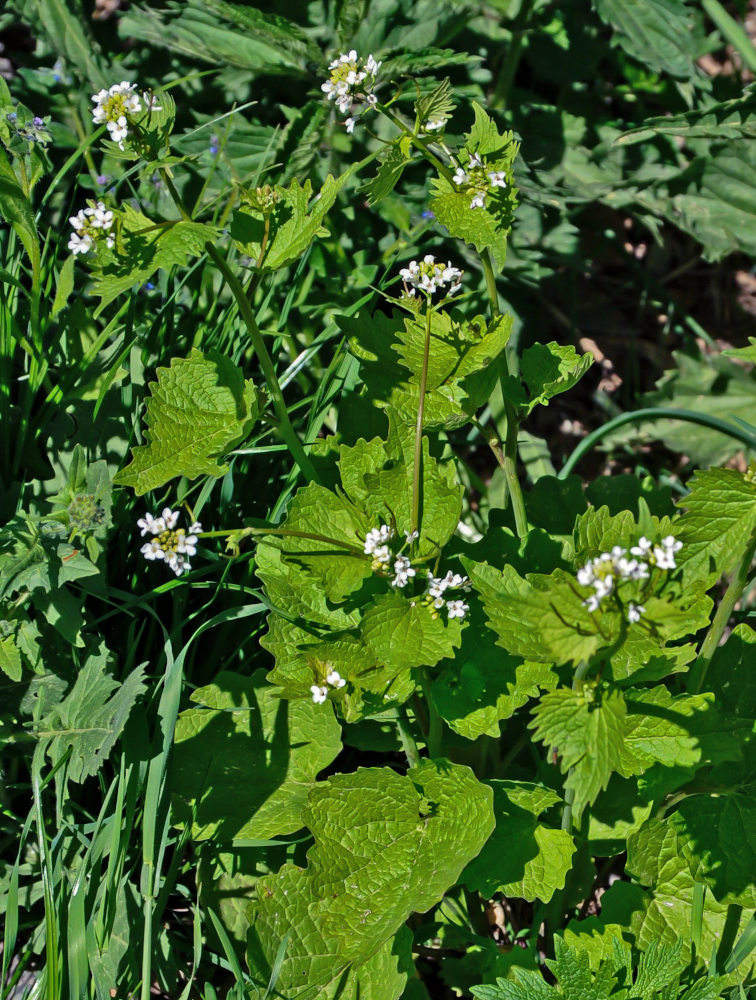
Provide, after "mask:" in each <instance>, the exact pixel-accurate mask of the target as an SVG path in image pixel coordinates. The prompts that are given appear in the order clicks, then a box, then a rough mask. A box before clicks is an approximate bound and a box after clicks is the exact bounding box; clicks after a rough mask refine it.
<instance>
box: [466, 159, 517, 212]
mask: <svg viewBox="0 0 756 1000" xmlns="http://www.w3.org/2000/svg"><path fill="white" fill-rule="evenodd" d="M453 180H454V183H455V184H456V185H457V187H459V188H462V189H463V190H464V191H466V192H468V193H471V194H472V200H471V202H470V208H485V207H486V199H487V198H488V195H489V194H490V192H491V191H493V190H494V188H505V187H506V186H507V175H506V174H505V172H504V171H503V170H489V169H488V168H487V167H486V165H485V163H484V162H483V160H482V158H481V157H480V156H479V154H478V153H473V154H472V155H471V156H470V159H469V161H468V164H467V169H466V170H465V169H464V168H463V167H457V169H456V170H455V171H454V178H453Z"/></svg>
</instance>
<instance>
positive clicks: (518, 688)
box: [431, 607, 558, 740]
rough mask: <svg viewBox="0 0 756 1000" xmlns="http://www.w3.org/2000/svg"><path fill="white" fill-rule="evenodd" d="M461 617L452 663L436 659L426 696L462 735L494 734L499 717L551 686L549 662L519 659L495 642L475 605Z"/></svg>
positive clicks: (553, 678)
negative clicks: (459, 644) (462, 624)
mask: <svg viewBox="0 0 756 1000" xmlns="http://www.w3.org/2000/svg"><path fill="white" fill-rule="evenodd" d="M466 621H467V623H468V625H467V628H466V629H465V630H464V632H463V633H462V647H461V649H460V651H459V652H458V653H457V654H456V656H455V658H454V662H453V664H452V663H451V662H450V663H449V664H442V665H441V669H440V670H439V671H438V674H437V676H436V677H434V680H433V685H432V687H431V698H432V699H433V704H434V705H435V707H436V711H437V712H438V714H439V715H440V716H441V718H442V719H443V720H444V721H445V722H446V724H447V725H448V726H449V727H450V728H451V729H453V730H454V732H455V733H459V734H460V736H464V737H465V739H468V740H475V739H477V738H478V737H479V736H483V735H486V736H493V737H495V738H498V736H499V722H500V720H502V719H509V718H510V717H511V716H512V715H514V713H515V712H516V710H517V709H518V708H520V706H521V705H524V704H525V703H526V702H527V701H528V700H529V699H530V698H535V697H537V696H538V693H539V691H540V690H541V689H543V688H546V689H551V688H554V687H556V685H557V683H558V678H557V675H556V673H554V671H553V669H552V666H551V664H547V663H534V662H531V661H527V660H522V658H521V657H519V656H512V655H511V654H509V653H505V652H504V651H503V650H502V649H500V648H497V646H496V645H495V642H494V637H493V635H492V634H491V632H490V631H489V630H488V629H486V628H485V626H484V624H483V620H482V615H480V614H479V612H477V611H476V609H475V608H474V607H472V608H471V609H470V613H469V615H468V617H467V619H466Z"/></svg>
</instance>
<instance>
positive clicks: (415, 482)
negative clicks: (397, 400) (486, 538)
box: [410, 301, 433, 532]
mask: <svg viewBox="0 0 756 1000" xmlns="http://www.w3.org/2000/svg"><path fill="white" fill-rule="evenodd" d="M432 315H433V310H432V309H431V304H430V301H428V302H426V304H425V343H424V345H423V367H422V369H421V371H420V397H419V399H418V401H417V422H416V424H415V458H414V463H413V466H412V518H411V521H410V531H411V532H412V531H417V528H418V525H419V523H420V492H421V481H422V477H421V472H422V462H423V417H424V416H425V392H426V389H427V388H428V362H429V360H430V335H431V316H432Z"/></svg>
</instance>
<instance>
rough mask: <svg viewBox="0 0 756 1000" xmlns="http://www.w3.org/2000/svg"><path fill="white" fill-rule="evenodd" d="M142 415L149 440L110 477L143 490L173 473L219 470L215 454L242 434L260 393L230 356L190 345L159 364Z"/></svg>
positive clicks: (254, 413) (221, 468) (220, 472)
mask: <svg viewBox="0 0 756 1000" xmlns="http://www.w3.org/2000/svg"><path fill="white" fill-rule="evenodd" d="M150 393H151V398H150V399H149V400H148V401H147V415H146V421H147V424H148V425H149V430H148V432H147V434H148V436H149V444H146V445H139V446H137V447H136V448H134V449H133V450H132V461H131V463H130V464H129V465H127V466H126V468H124V469H121V470H120V472H118V473H117V474H116V476H115V478H114V480H113V481H114V482H115V483H117V484H118V485H120V486H131V487H132V488H133V489H134V491H135V492H136V493H137V494H139V495H141V494H142V493H146V492H147V490H152V489H156V488H157V487H159V486H162V485H163V484H164V483H167V482H168V481H169V480H170V479H175V478H176V476H187V477H188V478H189V479H196V478H197V476H202V475H209V476H216V477H218V476H222V475H223V474H224V473H225V472H226V471H227V470H228V466H227V465H225V464H223V463H221V462H219V461H218V460H219V458H220V457H221V456H222V455H224V454H226V453H227V452H229V451H230V450H231V449H232V448H233V447H234V446H235V445H236V444H238V443H239V441H241V440H243V439H244V438H245V437H246V436H247V434H248V433H249V431H250V430H251V428H252V426H253V424H254V422H255V420H256V419H257V416H258V413H259V408H260V395H259V393H258V391H257V390H256V389H255V386H254V384H253V383H252V381H251V379H247V380H246V381H245V379H244V377H243V376H242V373H241V371H240V370H239V368H237V366H236V365H235V364H233V362H231V361H229V359H228V358H225V357H223V355H221V354H218V353H217V352H215V351H211V352H210V353H208V354H203V353H202V352H201V351H198V350H192V352H191V354H190V355H189V357H188V358H173V360H172V361H171V364H170V367H169V368H158V370H157V382H153V383H151V385H150Z"/></svg>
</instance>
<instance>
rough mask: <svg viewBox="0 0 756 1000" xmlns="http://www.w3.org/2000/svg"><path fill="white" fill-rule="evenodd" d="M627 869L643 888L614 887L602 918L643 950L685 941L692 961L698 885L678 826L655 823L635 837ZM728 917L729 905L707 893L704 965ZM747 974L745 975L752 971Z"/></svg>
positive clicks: (686, 955) (684, 952) (685, 951)
mask: <svg viewBox="0 0 756 1000" xmlns="http://www.w3.org/2000/svg"><path fill="white" fill-rule="evenodd" d="M626 870H627V872H628V873H629V874H631V875H634V876H635V877H636V878H637V879H638V880H639V882H640V883H641V885H637V884H631V883H628V882H623V883H616V884H615V885H613V886H611V888H610V889H608V890H607V892H606V893H605V894H604V896H603V897H602V900H601V904H602V919H603V920H605V921H606V922H607V923H619V924H622V925H623V926H624V927H625V928H628V929H629V930H630V931H631V933H632V934H633V935H634V937H635V942H634V943H635V945H636V947H638V948H640V949H641V950H645V949H647V948H648V947H649V946H650V945H651V944H652V943H653V942H654V941H659V942H662V943H666V944H675V943H676V942H677V941H678V940H681V941H682V952H681V955H682V958H683V959H684V960H686V961H687V960H688V959H689V958H690V953H691V950H690V928H691V917H692V909H693V888H694V884H695V883H694V880H693V878H692V877H691V874H690V871H689V867H688V862H687V860H686V859H685V858H684V857H683V856H682V854H681V852H680V847H679V843H678V837H677V832H676V830H675V829H674V827H673V826H672V825H671V824H669V823H668V822H665V821H664V820H661V819H650V820H648V822H647V823H645V824H644V826H642V827H641V829H640V830H639V831H638V832H637V833H633V834H631V835H630V837H629V839H628V858H627V865H626ZM642 886H645V887H647V888H645V889H644V888H642ZM727 913H728V907H727V906H725V905H723V904H721V903H718V902H717V901H716V900H714V899H713V898H712V897H711V895H710V894H708V893H707V894H706V898H705V903H704V909H703V923H702V934H701V947H700V950H699V952H698V954H699V956H700V958H702V959H703V960H704V961H705V962H708V959H709V956H711V954H712V951H713V949H716V948H717V946H718V945H719V943H720V941H721V939H722V934H723V932H724V927H725V921H726V919H727ZM734 930H735V931H736V930H737V928H735V929H734ZM742 972H743V974H744V975H746V974H747V969H742Z"/></svg>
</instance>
